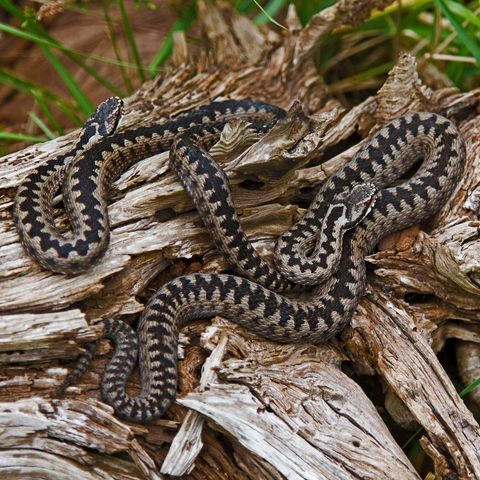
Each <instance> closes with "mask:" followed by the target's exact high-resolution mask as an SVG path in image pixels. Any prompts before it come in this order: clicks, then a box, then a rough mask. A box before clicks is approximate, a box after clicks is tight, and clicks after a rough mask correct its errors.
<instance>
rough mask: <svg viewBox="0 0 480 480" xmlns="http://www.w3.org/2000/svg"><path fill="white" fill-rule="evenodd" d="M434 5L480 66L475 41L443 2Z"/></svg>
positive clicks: (479, 52) (443, 0)
mask: <svg viewBox="0 0 480 480" xmlns="http://www.w3.org/2000/svg"><path fill="white" fill-rule="evenodd" d="M435 3H436V4H437V5H438V6H439V8H440V10H441V11H442V13H443V14H444V15H445V17H446V18H447V19H448V20H449V22H450V23H451V24H452V27H453V28H454V29H455V31H456V32H457V35H458V38H459V39H460V41H461V42H462V43H463V44H464V45H465V46H466V47H467V48H468V50H469V51H470V53H471V54H472V55H473V56H474V57H475V59H476V60H477V65H480V47H479V46H478V43H477V41H476V40H475V38H474V37H472V36H471V35H470V33H469V32H468V31H467V30H465V28H463V27H462V25H461V23H460V22H459V21H458V20H457V17H455V15H454V14H453V13H452V12H451V11H450V9H449V8H448V7H447V4H446V2H445V0H435Z"/></svg>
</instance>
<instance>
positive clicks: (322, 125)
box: [0, 0, 480, 479]
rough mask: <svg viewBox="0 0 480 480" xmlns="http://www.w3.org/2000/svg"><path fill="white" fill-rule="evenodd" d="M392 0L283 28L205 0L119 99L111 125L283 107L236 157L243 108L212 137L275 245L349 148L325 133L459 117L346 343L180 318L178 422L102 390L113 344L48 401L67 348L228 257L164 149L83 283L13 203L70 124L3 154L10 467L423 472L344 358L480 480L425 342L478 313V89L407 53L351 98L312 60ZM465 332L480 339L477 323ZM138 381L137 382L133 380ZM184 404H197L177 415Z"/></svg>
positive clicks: (124, 196)
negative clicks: (426, 192) (426, 219)
mask: <svg viewBox="0 0 480 480" xmlns="http://www.w3.org/2000/svg"><path fill="white" fill-rule="evenodd" d="M388 3H390V2H388V1H385V0H383V1H381V0H379V1H376V2H375V1H367V2H365V1H362V2H360V1H352V0H344V1H340V2H337V4H336V6H335V7H332V8H331V9H328V10H326V11H324V12H322V13H321V14H319V15H318V16H316V17H314V19H313V20H312V22H311V23H310V25H309V26H307V27H306V28H305V29H303V30H302V29H301V27H300V25H299V23H298V20H297V18H296V16H295V14H294V11H293V9H290V10H289V15H288V17H287V19H286V22H285V23H286V25H287V27H288V29H287V31H286V32H277V31H274V30H272V29H264V30H261V31H260V30H258V29H257V27H255V26H254V25H253V24H251V23H250V21H249V20H248V19H246V18H244V17H241V16H239V15H238V14H236V13H234V12H232V11H231V10H230V9H228V8H227V7H226V6H221V8H215V7H212V6H211V5H210V4H207V3H206V2H205V3H204V2H200V4H199V6H200V7H199V8H200V15H199V18H200V19H201V20H200V22H201V25H200V28H201V29H202V31H203V33H204V43H203V45H202V46H198V47H197V48H198V51H196V52H193V50H192V49H191V47H190V46H188V47H187V44H186V41H185V38H184V37H183V36H182V35H181V34H179V35H177V36H176V37H175V52H174V56H173V59H172V61H171V64H170V68H169V69H168V71H166V72H165V73H164V74H163V75H161V76H159V77H158V79H156V80H155V81H152V82H149V83H147V84H145V85H144V86H143V88H142V89H141V90H139V91H138V92H137V93H136V94H135V95H134V96H132V97H130V98H129V99H128V100H127V105H126V110H127V115H126V117H125V119H124V122H123V123H122V126H121V128H129V127H130V126H133V125H135V126H138V125H139V124H142V123H149V122H152V121H158V120H160V119H165V118H167V117H168V116H169V115H171V114H175V113H178V112H181V111H184V110H186V109H189V108H192V107H194V106H197V105H200V104H203V103H207V102H208V101H210V100H213V99H217V98H221V97H231V98H244V97H251V98H257V99H262V100H266V101H270V102H272V103H275V104H277V105H280V106H283V107H285V108H290V112H289V116H288V118H287V119H286V120H285V121H283V122H281V123H280V124H279V125H277V126H276V128H275V129H274V130H273V131H272V132H271V133H270V134H269V135H267V136H266V137H264V138H262V139H261V140H260V141H259V142H258V143H256V144H254V145H253V147H252V148H251V149H250V150H247V151H246V153H241V152H243V150H244V149H245V147H248V146H250V145H252V143H254V142H255V141H256V140H257V138H255V137H252V135H251V133H249V132H248V130H247V129H246V126H245V125H244V124H241V123H238V122H237V123H234V124H232V125H230V127H229V128H226V129H225V132H224V135H223V138H222V139H221V141H220V142H219V143H218V144H217V145H216V146H215V147H214V149H213V154H214V155H215V157H216V158H217V160H218V161H220V162H221V163H223V164H224V166H225V169H226V171H227V173H228V176H229V178H230V182H231V184H232V188H233V193H234V197H235V201H236V204H237V206H238V209H239V212H240V216H241V219H242V223H243V224H244V225H245V228H246V230H247V233H248V234H249V236H250V238H252V239H253V241H254V243H255V245H256V247H257V248H258V250H259V251H260V252H261V253H262V254H264V255H265V256H267V257H268V256H269V254H270V253H271V250H272V246H273V243H274V240H275V238H276V237H277V236H278V235H279V234H280V233H282V232H283V231H284V230H286V229H287V228H288V227H289V226H290V225H291V224H292V223H293V222H294V221H295V219H296V218H298V216H299V215H301V213H302V212H301V209H300V208H298V207H297V205H296V203H297V201H298V199H299V198H300V197H299V193H298V192H299V191H301V193H302V195H303V196H304V197H305V198H307V199H308V198H311V197H312V195H313V193H314V192H315V190H316V188H317V186H318V185H319V184H321V182H322V181H324V179H325V178H327V177H328V176H329V175H330V174H331V173H332V172H334V171H335V170H336V169H337V168H338V167H339V166H340V165H342V164H343V163H344V162H345V161H347V160H348V159H349V158H351V156H352V155H353V154H354V153H355V151H356V150H357V149H358V148H359V147H360V144H352V143H351V146H350V148H347V149H346V150H345V151H344V152H342V153H341V154H338V155H335V156H333V157H331V158H329V154H328V152H329V147H332V146H334V145H336V144H338V143H339V142H340V141H344V140H348V139H349V138H350V137H351V136H352V134H354V133H356V132H359V133H360V134H361V135H362V136H363V137H366V135H367V134H368V133H369V132H370V131H371V130H372V129H377V128H378V127H379V126H381V125H382V124H384V123H386V122H387V121H388V120H390V119H391V118H392V117H395V116H398V115H400V114H403V113H406V112H407V111H414V110H430V111H437V112H438V111H442V112H444V113H446V114H448V115H450V116H452V117H453V118H457V119H460V120H459V126H460V128H461V130H462V131H463V132H464V134H465V136H466V140H467V145H468V151H469V157H468V161H469V166H468V168H467V176H466V178H465V180H464V183H463V185H462V187H461V189H460V190H459V192H458V193H457V195H456V196H455V197H454V198H453V199H452V200H451V202H450V204H449V205H447V206H446V207H445V208H444V210H443V211H442V212H441V214H440V215H438V216H437V218H436V219H435V220H434V221H433V222H432V224H431V225H430V226H429V229H428V233H425V232H423V231H421V230H420V228H413V229H409V231H408V232H403V233H400V234H398V235H394V236H392V237H390V238H389V239H388V240H385V241H384V242H382V245H381V246H380V251H379V252H378V253H377V254H375V255H373V256H371V258H370V259H369V261H370V263H371V264H372V265H374V266H375V268H376V270H375V274H372V278H371V279H370V281H369V293H368V295H367V296H366V298H365V299H364V300H363V301H362V303H361V306H360V307H359V309H358V312H357V314H356V316H355V318H354V321H353V322H352V326H351V327H350V328H348V329H346V331H345V332H344V333H343V334H342V336H341V338H340V339H338V340H337V341H335V342H331V343H329V344H327V345H323V346H315V347H314V346H302V347H299V346H295V347H294V346H288V345H287V346H285V345H284V346H279V345H274V344H272V343H271V342H267V341H264V340H260V339H258V338H253V337H252V336H251V335H250V334H249V333H248V332H246V331H244V330H242V329H240V328H238V327H233V326H232V325H231V324H228V323H226V322H224V321H222V320H217V321H216V322H215V323H214V324H213V326H212V327H210V328H208V329H207V328H206V327H207V325H208V323H205V322H204V323H201V324H196V325H191V326H188V327H187V328H185V329H184V332H183V333H182V345H183V346H184V349H185V352H184V360H183V361H182V362H181V364H180V374H181V380H182V384H181V394H182V395H180V396H179V399H178V401H177V404H176V405H174V406H173V407H172V408H171V409H170V411H169V413H168V416H167V418H169V420H167V419H164V420H159V421H157V422H155V423H154V424H152V425H148V426H139V425H133V424H129V423H127V422H123V421H120V420H118V419H117V418H116V417H115V416H114V415H113V414H112V410H111V409H110V408H109V407H108V406H106V405H104V404H103V403H101V402H100V401H99V400H98V399H99V388H98V387H99V381H100V377H101V373H102V371H103V369H104V366H105V363H106V361H107V355H106V354H107V353H109V351H110V347H109V345H108V344H107V342H101V344H100V348H99V350H98V352H97V355H96V357H95V361H94V364H93V367H92V371H91V372H90V373H88V374H86V375H85V376H84V378H82V380H81V382H80V383H79V385H77V386H75V387H71V388H70V389H69V391H68V395H67V397H66V398H65V399H57V398H55V397H54V391H55V389H56V387H57V386H58V385H59V383H60V382H61V381H62V379H63V377H64V376H65V374H66V372H67V368H66V367H67V366H68V364H67V363H65V361H64V359H69V358H75V357H76V356H77V355H78V353H79V351H81V347H82V344H83V343H84V342H86V341H90V340H92V339H93V338H96V337H98V335H99V329H98V327H96V326H95V324H96V323H97V322H98V321H99V320H101V319H104V318H108V317H112V316H115V317H119V318H124V319H125V320H126V321H130V320H131V319H132V318H133V317H134V316H135V315H136V314H138V313H139V312H140V311H141V310H142V309H143V305H144V301H145V300H146V299H147V298H148V297H149V296H150V295H151V294H152V293H153V291H154V290H155V289H156V288H157V287H158V286H159V285H161V284H162V283H163V282H165V281H166V280H168V279H170V278H172V277H173V276H177V275H180V274H183V273H190V272H193V271H197V270H200V269H201V270H202V271H221V270H224V269H225V268H226V267H227V266H226V264H225V262H224V261H223V260H222V259H221V258H220V257H219V256H218V253H217V252H216V251H215V249H214V248H213V246H212V244H211V242H210V240H209V237H208V235H207V233H206V232H205V229H204V228H203V226H202V224H201V221H200V219H199V217H198V215H197V214H196V213H195V212H194V211H192V206H191V203H190V201H189V200H188V198H187V196H186V195H185V193H184V192H183V190H182V188H181V187H180V185H179V183H178V182H177V181H176V180H175V179H174V177H173V176H172V174H170V172H169V171H168V167H167V161H166V160H167V154H161V155H157V156H155V157H152V158H149V159H145V160H144V161H141V162H139V163H138V164H137V165H136V166H135V167H133V168H131V169H130V170H129V171H127V172H125V174H124V175H122V177H121V178H120V179H119V180H118V181H117V184H116V187H117V190H116V192H117V193H116V197H115V198H114V199H113V202H112V203H111V205H110V207H109V214H110V219H111V225H112V239H111V244H110V247H109V250H108V253H107V255H106V257H105V258H104V259H103V260H102V262H101V263H100V264H98V265H97V266H95V267H94V268H93V269H92V270H91V271H90V272H88V273H85V274H83V275H80V276H78V277H75V278H66V277H64V276H62V275H53V274H51V273H49V272H45V271H42V270H41V269H40V268H39V267H38V266H37V265H36V264H35V263H34V262H33V261H32V260H30V259H29V258H28V257H27V256H26V255H25V253H24V252H23V249H22V247H21V245H20V244H19V242H18V237H17V234H16V231H15V228H14V224H13V220H12V208H11V207H12V200H13V197H14V194H15V188H16V186H17V185H18V184H19V183H20V182H21V181H22V179H23V178H24V176H25V175H26V174H27V173H28V172H29V171H30V170H31V169H33V168H34V167H35V166H36V165H38V164H39V163H41V162H43V161H45V159H46V158H47V157H48V156H49V155H50V154H52V152H55V153H57V152H58V151H60V150H61V149H68V148H70V147H71V146H72V143H73V141H74V139H75V138H76V134H77V132H72V133H71V134H69V135H67V136H65V137H63V138H61V139H58V140H55V141H52V142H48V143H45V144H43V145H40V146H35V147H30V148H28V149H25V150H24V151H22V152H18V153H16V154H14V155H10V156H7V157H4V158H3V159H0V212H1V213H0V312H1V313H2V316H0V350H1V352H0V365H1V369H0V382H1V383H0V385H1V386H2V388H1V389H0V402H1V403H0V426H1V428H0V473H1V474H2V476H9V475H14V476H16V477H20V478H31V477H36V476H39V477H40V476H41V477H42V478H56V479H57V478H89V479H91V478H105V477H108V476H109V477H111V478H129V479H131V478H163V474H164V473H165V474H167V473H168V474H177V475H178V474H181V473H183V472H190V473H189V476H188V478H209V479H215V478H235V479H237V478H238V479H243V478H245V479H249V478H256V479H258V478H262V479H264V478H265V479H270V478H272V479H277V478H278V479H279V478H284V477H286V478H298V479H301V478H312V479H319V478H335V479H338V478H345V479H346V478H372V479H373V478H374V479H380V478H386V479H387V478H402V479H404V478H405V479H408V478H418V475H417V473H416V472H415V470H414V468H413V466H412V465H411V464H410V463H409V461H408V459H407V458H406V456H405V455H404V453H403V452H402V450H401V448H400V447H399V446H398V444H397V443H396V441H395V440H394V439H393V437H392V436H391V434H390V433H389V432H388V430H387V428H386V426H385V424H384V423H383V421H382V419H381V418H380V416H379V415H378V413H377V412H376V410H375V408H374V407H373V405H372V403H371V401H370V400H369V399H368V397H367V396H366V395H365V393H364V392H363V391H362V390H361V388H360V387H359V386H358V385H357V384H356V383H355V382H354V381H353V380H352V379H351V378H349V377H348V376H347V375H346V374H344V373H342V371H341V370H340V365H341V363H342V361H344V360H347V358H348V359H350V360H352V361H353V362H354V365H355V368H356V369H357V370H358V371H362V372H363V373H365V372H368V373H370V374H373V373H376V374H378V375H379V376H380V377H381V378H382V379H383V381H384V382H386V383H387V384H388V385H389V387H390V389H391V390H392V391H393V392H394V394H396V395H397V396H398V397H399V398H400V399H401V400H402V401H403V402H404V404H405V405H406V406H407V408H408V410H409V411H410V412H411V414H413V416H414V418H415V419H416V420H417V421H418V423H420V424H421V425H422V427H423V428H424V430H425V434H424V436H423V439H422V445H423V446H424V448H425V451H426V452H427V453H428V454H429V455H430V456H431V457H432V459H433V460H434V468H435V474H436V475H437V476H438V478H480V447H479V445H480V442H479V440H480V429H479V426H478V424H477V423H476V421H475V419H474V418H473V416H472V415H471V413H470V412H469V411H468V410H467V409H466V408H465V406H464V404H463V401H462V400H461V399H460V397H459V396H458V395H457V393H456V391H455V389H454V388H453V385H452V383H451V382H450V380H449V379H448V377H447V375H446V373H445V371H444V369H443V367H442V365H441V364H440V362H439V361H438V359H437V357H436V356H435V355H434V350H433V349H432V348H431V346H430V342H432V341H433V346H434V347H436V348H438V349H439V348H441V343H442V342H441V340H439V339H441V338H442V334H440V333H438V332H443V338H445V335H447V336H448V334H449V333H450V334H452V335H457V336H460V334H459V333H458V332H459V331H460V330H461V329H460V328H457V330H455V329H454V328H452V326H451V324H450V326H449V327H448V328H447V327H442V325H440V322H443V323H444V324H446V323H447V320H448V319H450V318H455V319H457V320H458V321H462V322H475V321H477V320H478V319H479V318H480V310H479V308H478V305H479V302H478V299H479V293H480V290H479V286H478V270H479V269H478V260H477V259H478V258H480V257H479V256H478V255H477V253H478V252H477V249H478V245H479V243H478V242H477V241H476V236H475V234H476V233H475V232H476V231H477V230H476V229H477V223H475V222H476V220H477V218H476V214H477V210H478V200H477V199H478V194H476V193H475V192H478V185H477V184H476V182H477V180H476V179H477V178H480V176H479V175H478V172H479V170H478V169H479V168H480V166H479V165H478V158H480V157H479V156H478V154H477V151H478V148H479V147H478V145H479V140H478V139H479V138H480V136H479V135H478V128H479V123H478V119H476V118H473V115H474V113H475V108H476V105H477V101H478V92H473V93H470V94H459V93H458V92H456V91H454V90H452V89H441V90H436V91H433V90H430V89H429V88H428V87H426V86H425V85H424V84H423V83H422V81H421V80H420V78H419V77H418V76H417V73H416V63H415V60H414V59H413V58H412V57H410V56H407V55H406V56H403V57H402V58H401V59H400V61H399V63H398V65H397V66H396V68H395V69H394V70H393V71H392V74H391V77H390V79H389V81H388V82H387V83H386V84H385V86H384V88H382V89H381V90H380V92H379V93H378V95H377V96H375V97H372V98H369V99H367V100H365V101H364V102H362V103H361V104H360V105H358V106H357V107H355V108H353V109H351V110H350V111H345V109H344V108H342V106H341V105H340V104H339V103H338V102H337V101H335V100H334V99H332V98H331V97H330V95H329V93H328V88H327V86H326V85H325V82H324V81H323V79H322V78H321V77H320V76H319V75H318V73H317V71H316V70H315V68H314V64H313V61H312V52H313V51H314V50H315V48H316V47H317V45H318V43H319V41H320V40H321V38H322V36H324V35H326V34H328V33H329V32H330V31H331V30H332V29H333V28H336V27H338V26H341V25H343V24H351V23H354V22H359V21H361V20H362V19H363V18H366V17H368V15H369V14H370V12H371V10H372V8H374V7H378V8H380V7H383V6H385V5H386V4H388ZM352 12H353V13H354V15H352ZM295 100H296V101H298V103H295V102H294V101H295ZM304 112H305V113H304ZM306 114H309V115H313V116H307V115H306ZM252 179H253V180H254V186H256V188H255V189H254V190H252V182H251V180H252ZM249 181H250V182H249ZM60 221H62V218H61V217H60ZM425 228H426V226H425ZM408 294H423V295H430V296H429V297H428V298H429V301H427V302H423V303H415V302H412V301H411V302H410V303H409V302H408V301H407V300H408V298H409V297H408ZM463 331H464V332H467V331H470V329H469V328H468V327H465V328H464V329H463ZM445 332H447V333H445ZM448 332H449V333H448ZM452 332H454V333H452ZM455 332H456V333H455ZM463 335H464V336H467V337H468V338H467V339H468V340H470V341H478V335H477V336H475V334H474V333H470V334H467V333H464V334H463ZM201 347H202V348H201ZM209 350H211V351H212V352H211V353H208V352H209ZM207 357H208V359H207V361H206V362H205V360H206V358H207ZM204 363H205V370H204V372H203V374H202V378H201V380H199V379H198V377H199V375H198V370H199V368H200V366H202V365H203V364H204ZM137 387H138V378H136V377H133V378H132V379H131V380H130V382H129V388H132V389H133V390H135V389H136V388H137ZM178 405H183V406H185V407H188V408H189V409H190V410H189V413H188V414H187V416H186V417H185V414H186V411H185V409H184V408H181V407H179V406H178ZM195 412H197V413H195ZM199 414H201V416H200V415H199ZM205 420H206V421H207V424H206V425H204V423H205ZM181 422H184V423H183V425H182V427H181V428H180V429H178V427H179V425H180V423H181ZM177 429H178V437H177V438H175V440H173V439H174V436H175V432H176V431H177ZM202 432H203V436H201V434H202ZM202 443H203V448H202ZM171 445H173V449H172V448H170V446H171ZM169 449H170V451H169ZM199 452H200V453H199ZM167 453H168V455H167ZM197 455H198V456H197ZM194 464H195V468H194V469H192V467H193V465H194Z"/></svg>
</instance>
